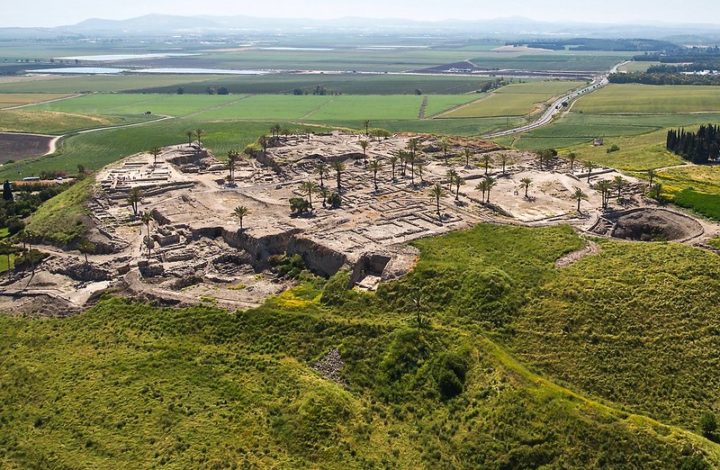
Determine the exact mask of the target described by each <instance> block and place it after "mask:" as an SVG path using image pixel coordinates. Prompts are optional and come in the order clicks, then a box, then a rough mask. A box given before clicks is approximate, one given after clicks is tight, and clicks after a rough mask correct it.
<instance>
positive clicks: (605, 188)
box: [595, 180, 610, 209]
mask: <svg viewBox="0 0 720 470" xmlns="http://www.w3.org/2000/svg"><path fill="white" fill-rule="evenodd" d="M595 187H596V188H597V190H598V191H600V195H601V197H602V208H603V209H606V208H607V205H608V199H609V198H610V181H608V180H602V181H600V182H598V184H597V185H596V186H595Z"/></svg>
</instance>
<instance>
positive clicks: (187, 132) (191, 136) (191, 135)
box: [185, 131, 195, 147]
mask: <svg viewBox="0 0 720 470" xmlns="http://www.w3.org/2000/svg"><path fill="white" fill-rule="evenodd" d="M185 135H186V136H187V138H188V147H190V146H191V145H192V139H193V136H194V135H195V132H193V131H186V132H185Z"/></svg>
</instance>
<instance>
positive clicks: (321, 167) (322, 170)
mask: <svg viewBox="0 0 720 470" xmlns="http://www.w3.org/2000/svg"><path fill="white" fill-rule="evenodd" d="M329 172H330V169H329V168H328V165H327V163H325V162H318V163H317V165H315V173H317V174H318V175H319V176H320V189H325V178H326V177H327V175H328V173H329Z"/></svg>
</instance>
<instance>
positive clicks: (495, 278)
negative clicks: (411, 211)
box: [0, 225, 720, 468]
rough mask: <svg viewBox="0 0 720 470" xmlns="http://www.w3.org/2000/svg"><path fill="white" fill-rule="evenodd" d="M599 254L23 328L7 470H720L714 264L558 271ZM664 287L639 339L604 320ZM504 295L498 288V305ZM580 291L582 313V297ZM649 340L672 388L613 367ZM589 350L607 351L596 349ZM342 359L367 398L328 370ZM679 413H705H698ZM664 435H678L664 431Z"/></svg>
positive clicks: (635, 263) (426, 246)
mask: <svg viewBox="0 0 720 470" xmlns="http://www.w3.org/2000/svg"><path fill="white" fill-rule="evenodd" d="M582 243H583V240H581V239H580V238H579V237H578V236H577V235H575V234H574V232H573V231H572V230H571V229H570V228H569V227H555V228H544V229H529V228H520V227H503V226H493V225H480V226H478V227H476V228H475V229H472V230H469V231H465V232H457V233H453V234H450V235H447V236H444V237H439V238H433V239H426V240H422V241H419V242H418V243H417V246H418V247H419V248H420V250H421V257H420V261H419V263H418V265H417V267H416V269H415V271H414V272H413V273H411V274H410V276H409V277H407V278H405V279H403V280H400V281H397V282H393V283H389V284H387V285H385V286H384V288H383V289H381V290H380V291H378V292H377V294H363V293H358V292H356V291H352V290H347V288H346V287H345V284H344V283H343V277H342V276H346V275H347V274H340V275H338V276H337V277H336V278H333V279H331V280H330V281H329V282H325V281H323V280H320V279H317V278H313V277H312V276H308V277H305V278H304V281H303V282H302V283H301V285H300V286H299V287H297V288H295V289H292V290H290V291H288V292H286V293H284V294H281V295H280V296H278V297H275V298H272V299H270V300H268V301H267V302H266V303H265V305H263V306H262V307H260V308H257V309H252V310H247V311H238V312H235V313H231V314H228V313H227V312H225V311H222V310H218V309H216V308H213V307H212V305H207V306H200V307H195V308H189V309H163V308H157V307H151V306H149V305H147V304H144V303H133V302H130V301H127V300H122V299H118V298H105V299H103V300H101V301H100V302H99V303H98V304H97V305H95V306H94V307H92V308H91V309H89V310H87V311H85V312H83V313H81V314H78V315H76V316H73V317H71V318H63V319H60V318H56V319H45V320H43V321H38V320H37V319H33V318H22V317H16V318H15V317H9V316H2V317H0V328H2V331H4V332H5V334H4V335H2V336H0V354H2V356H3V357H4V358H5V359H4V365H5V367H4V369H3V373H4V374H5V375H4V376H3V382H4V383H5V384H7V386H5V387H2V388H1V389H0V402H1V403H3V405H4V406H3V407H2V408H0V418H1V419H2V421H3V422H4V423H10V424H7V425H5V426H3V427H2V428H0V437H1V438H2V439H3V442H9V443H10V445H8V446H7V447H6V448H5V449H4V450H3V451H2V453H0V462H2V463H3V465H4V466H9V467H26V466H28V465H30V464H31V463H34V462H53V464H54V465H64V466H68V467H78V466H80V467H83V466H89V467H102V466H106V465H107V464H108V463H109V462H112V465H118V463H120V464H121V465H123V464H127V465H136V466H137V465H141V466H144V467H151V466H157V465H177V466H179V467H190V466H198V465H205V464H207V465H213V464H214V463H220V462H228V461H237V462H240V464H245V463H247V465H248V466H253V465H256V466H278V465H281V466H282V465H288V466H292V467H296V468H297V467H305V466H318V465H319V466H322V467H325V468H336V467H340V466H343V465H344V466H347V465H348V464H349V465H350V466H358V467H361V466H365V467H371V468H372V467H378V466H383V465H384V466H390V467H396V468H408V467H437V466H441V465H442V463H443V462H447V461H450V460H455V461H456V462H457V464H458V466H459V467H461V468H485V467H493V466H497V465H503V466H505V467H508V468H513V467H518V466H522V467H536V466H540V465H545V466H557V467H583V468H590V467H595V466H599V463H598V462H601V463H602V465H601V466H612V467H622V466H627V465H632V466H634V467H638V468H643V467H649V466H653V464H654V463H657V462H659V461H660V462H663V464H664V465H668V466H670V467H673V468H681V467H682V466H683V465H685V466H689V465H695V466H696V467H692V468H704V467H702V465H703V464H704V463H708V464H709V465H713V466H716V465H718V464H720V450H719V449H718V446H717V445H716V444H713V443H711V442H710V441H708V440H706V439H704V438H702V437H700V436H699V431H698V423H697V420H698V415H700V414H701V413H703V412H707V411H709V410H713V405H712V400H713V399H714V398H715V394H716V393H717V390H718V387H717V384H716V382H717V380H718V379H719V376H718V373H717V371H718V368H717V367H714V363H713V361H714V360H715V359H714V356H713V355H712V354H710V353H709V351H712V350H714V349H716V345H714V344H713V341H714V339H713V338H714V334H713V331H711V330H709V329H698V328H693V326H694V325H696V324H706V322H710V323H707V324H712V322H713V321H714V320H712V318H713V314H715V317H716V316H717V314H716V313H717V312H714V310H713V309H714V308H716V307H715V305H716V304H717V299H712V298H711V297H709V296H707V295H702V294H701V292H707V291H706V290H702V289H700V288H699V287H700V282H699V280H696V281H693V280H691V279H693V278H692V275H694V274H695V272H696V269H698V268H699V267H703V268H707V269H709V271H707V272H709V273H715V271H716V270H717V265H716V264H715V266H712V265H710V261H711V260H712V259H713V258H710V256H714V255H710V254H709V253H705V252H702V251H699V250H695V249H692V248H685V247H674V246H666V245H664V244H637V245H634V246H635V247H636V248H635V249H634V250H630V251H626V250H624V249H623V248H622V246H621V245H622V244H620V243H618V244H617V247H616V246H615V245H613V244H608V245H607V246H603V248H604V249H605V251H604V252H603V254H601V255H600V257H599V258H595V259H587V260H586V262H582V265H580V266H578V267H577V268H573V267H571V268H569V270H568V271H566V272H561V271H558V270H556V269H555V268H554V261H555V260H556V259H557V258H558V257H560V256H562V255H563V254H565V253H568V252H570V251H573V250H575V249H577V248H578V247H579V246H581V245H582ZM677 260H681V261H682V262H681V263H679V264H676V263H675V261H677ZM691 262H693V263H691ZM645 267H647V268H649V269H650V273H651V274H652V276H653V279H655V280H656V281H657V283H651V284H647V285H648V286H649V288H648V290H646V291H641V294H642V297H641V300H642V302H643V303H644V304H645V303H647V304H648V306H649V308H650V309H651V310H650V311H651V312H653V313H655V312H657V313H658V314H657V315H656V316H653V315H650V316H649V315H642V314H637V315H636V314H633V313H629V314H628V315H629V316H630V322H628V324H627V325H625V324H622V325H621V324H618V323H617V322H615V321H613V317H608V315H611V314H612V313H613V312H615V311H616V310H615V309H614V308H613V309H610V308H603V307H604V306H605V304H599V301H600V299H606V298H609V299H611V301H612V300H616V299H621V298H623V296H625V295H626V290H625V289H622V290H617V288H616V286H617V285H618V283H619V282H625V281H626V280H633V279H636V278H638V276H642V273H643V271H642V269H641V268H645ZM583 268H584V269H583ZM588 268H590V269H589V270H588ZM592 276H598V277H600V278H602V279H603V280H604V282H603V283H602V284H601V285H600V286H599V288H600V289H601V290H600V291H596V290H595V289H594V288H593V289H589V288H585V289H582V286H583V285H584V284H586V283H593V282H594V281H595V279H593V278H592ZM668 276H671V278H672V279H673V280H676V282H678V281H677V280H678V279H681V280H683V281H679V284H676V285H675V286H674V287H675V288H676V292H675V294H674V295H673V298H672V299H670V300H669V301H667V302H663V300H662V299H663V298H664V296H659V295H657V292H654V291H653V289H652V287H653V286H658V283H660V282H662V279H664V278H667V277H668ZM713 282H717V279H715V281H713ZM483 285H486V286H488V288H486V289H478V288H477V287H478V286H483ZM593 285H595V284H593ZM623 285H624V284H623ZM490 286H492V287H490ZM629 288H630V287H629V286H628V287H627V289H629ZM413 292H423V293H424V294H423V295H424V297H423V303H424V305H426V306H427V312H428V313H427V314H426V323H425V326H422V327H418V326H417V322H416V320H415V318H416V316H415V313H414V310H413V309H412V307H411V303H408V302H409V299H410V298H411V295H412V293H413ZM568 292H576V293H577V294H576V295H575V296H574V297H570V298H569V297H568V294H567V293H568ZM684 294H686V295H687V296H686V297H684ZM680 299H686V300H685V301H682V302H679V300H680ZM535 302H539V305H540V306H541V307H542V309H543V310H542V311H541V312H540V315H538V316H535V315H530V314H528V311H529V310H531V309H530V306H531V305H534V304H535ZM628 305H632V304H630V303H629V304H628ZM689 308H691V312H690V314H688V313H687V312H688V309H689ZM660 309H662V310H660ZM575 311H582V312H587V314H586V315H587V318H595V317H598V318H597V320H596V321H598V322H604V323H602V326H600V327H599V328H600V329H598V330H597V333H595V330H593V331H592V332H591V331H590V330H589V329H588V328H584V326H585V323H583V322H586V321H587V322H589V320H585V318H586V317H583V318H582V319H579V320H575V321H570V320H571V319H570V318H569V317H568V315H569V314H570V313H571V312H575ZM667 321H670V322H672V324H673V325H676V326H677V327H685V326H687V327H688V329H687V331H688V334H689V335H690V334H692V335H694V336H693V338H692V341H691V340H689V339H690V338H688V341H684V342H682V344H678V343H677V342H674V341H672V339H673V338H672V337H670V336H668V337H667V339H662V338H664V337H662V336H661V341H659V342H658V341H657V336H659V335H661V332H658V330H657V329H658V328H661V327H662V326H663V325H664V324H665V322H667ZM621 323H622V322H621ZM567 324H570V325H571V330H570V331H571V334H569V335H568V334H562V333H561V332H560V330H558V332H557V333H556V334H553V336H552V340H551V341H542V342H541V341H539V339H541V338H542V336H541V335H542V334H540V333H536V331H540V332H543V333H544V332H554V331H555V330H556V329H562V328H563V325H567ZM592 326H593V328H596V327H597V324H596V323H593V324H592ZM605 330H607V334H598V333H604V332H605ZM547 334H549V333H547ZM638 334H644V335H646V336H647V337H648V339H650V338H652V339H653V341H651V343H652V344H651V345H650V349H648V348H641V347H639V346H638V347H636V348H635V349H634V350H632V354H633V358H634V359H635V360H636V361H637V362H634V364H647V363H648V362H653V361H651V360H650V358H651V357H652V358H653V359H654V357H655V355H657V354H659V355H660V361H659V362H657V367H655V366H653V368H652V369H651V370H649V371H648V373H647V374H645V369H644V368H643V369H637V368H632V367H623V368H619V369H618V370H613V369H612V368H609V367H607V365H608V363H617V364H621V365H625V363H624V362H621V360H622V358H619V359H618V358H616V357H615V356H614V355H613V352H614V349H613V348H615V347H619V346H621V345H624V344H626V342H630V344H636V343H634V342H637V341H638V340H637V339H635V338H636V335H638ZM588 335H594V336H593V338H594V339H593V342H589V341H588V340H585V339H583V338H584V337H585V336H588ZM558 338H560V339H558ZM526 341H527V344H525V342H526ZM558 341H560V342H558ZM561 344H562V348H561ZM588 344H590V345H591V347H590V349H588V348H587V347H586V346H587V345H588ZM508 346H509V347H508ZM336 347H337V348H338V349H339V352H340V354H341V355H342V357H343V360H344V367H343V372H342V375H343V379H344V380H345V381H346V386H341V385H339V384H336V383H335V382H332V381H330V380H325V379H323V378H321V377H320V375H319V374H318V373H317V372H315V371H314V370H313V369H312V365H313V364H315V363H316V362H317V361H318V360H319V359H321V358H322V357H324V356H325V354H327V352H328V351H329V350H331V349H332V348H336ZM548 348H549V349H548ZM546 350H549V351H551V352H553V353H554V354H553V355H552V356H550V359H553V360H556V361H558V365H563V364H566V363H572V361H578V362H579V365H578V370H583V371H585V372H587V373H588V374H589V376H590V377H593V378H594V379H595V380H596V382H595V383H590V382H589V379H586V378H585V377H583V376H577V375H575V373H574V372H573V371H574V369H575V368H574V367H564V368H561V369H560V370H557V368H556V367H551V366H552V365H553V364H552V363H548V362H547V360H543V359H544V358H547V357H548V356H546V355H543V354H542V353H543V352H544V351H546ZM673 351H675V353H676V354H675V355H674V357H673ZM678 353H680V354H682V355H681V356H679V357H681V359H682V361H683V362H682V364H677V360H678V356H677V354H678ZM515 354H517V355H518V356H519V357H521V358H523V360H526V361H527V362H528V363H530V364H532V366H533V370H542V371H543V372H544V373H547V375H548V376H549V377H553V376H555V375H558V376H562V378H563V379H564V381H563V385H558V384H557V383H555V382H552V381H551V380H550V379H548V378H546V377H543V376H539V375H537V374H536V373H535V372H533V371H531V370H530V369H528V368H527V367H525V366H524V365H523V364H522V363H521V362H519V361H518V360H517V359H516V357H515ZM610 361H612V362H610ZM673 364H676V365H677V366H682V368H683V369H682V370H683V375H682V376H681V377H682V379H683V380H681V381H679V382H677V383H676V382H669V380H671V378H668V377H667V375H665V374H663V373H660V372H661V371H662V369H663V368H668V367H673ZM98 370H102V372H103V380H98V379H97V376H96V373H97V371H98ZM129 370H132V371H133V373H132V374H128V371H129ZM563 374H564V375H563ZM700 375H702V377H700ZM613 379H616V380H615V381H614V380H613ZM108 384H111V385H110V386H108ZM268 384H270V385H268ZM634 384H637V386H638V387H639V395H638V396H645V397H647V396H652V397H653V398H654V399H648V400H647V405H645V404H643V403H641V404H638V403H636V402H635V399H634V398H633V397H628V396H627V395H626V392H627V391H628V390H630V387H631V386H632V385H634ZM566 387H570V388H566ZM575 387H577V388H578V389H580V390H583V391H584V392H586V393H587V395H580V394H578V393H577V392H576V391H575V390H573V388H575ZM48 390H50V393H48V392H47V391H48ZM43 391H44V392H43ZM653 392H656V393H653ZM613 393H614V394H613ZM699 396H705V397H707V399H706V400H701V399H698V398H697V397H699ZM119 397H122V398H119ZM623 399H627V400H628V401H627V402H624V401H622V400H623ZM656 399H657V401H656ZM675 400H677V402H678V403H682V404H683V405H686V406H688V407H689V409H690V411H689V412H688V413H687V414H685V415H683V414H681V413H679V409H677V408H676V405H674V404H673V403H675ZM50 409H52V410H53V412H52V413H50V412H48V410H50ZM108 410H112V413H109V412H108ZM631 413H638V414H631ZM640 413H642V414H640ZM660 418H664V419H667V422H662V423H660V422H657V421H655V420H654V419H660ZM28 430H30V431H28ZM221 430H222V431H221ZM238 436H241V437H242V439H238ZM38 444H41V445H38ZM697 466H700V467H697ZM688 468H690V467H688Z"/></svg>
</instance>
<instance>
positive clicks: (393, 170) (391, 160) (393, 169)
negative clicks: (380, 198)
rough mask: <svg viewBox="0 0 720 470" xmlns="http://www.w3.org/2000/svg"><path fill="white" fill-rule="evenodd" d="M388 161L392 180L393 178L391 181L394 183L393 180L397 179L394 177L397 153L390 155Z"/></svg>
mask: <svg viewBox="0 0 720 470" xmlns="http://www.w3.org/2000/svg"><path fill="white" fill-rule="evenodd" d="M389 161H390V165H391V166H392V180H393V183H394V182H395V181H397V180H396V179H395V166H396V165H397V162H398V157H397V155H393V156H391V157H390V160H389Z"/></svg>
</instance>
